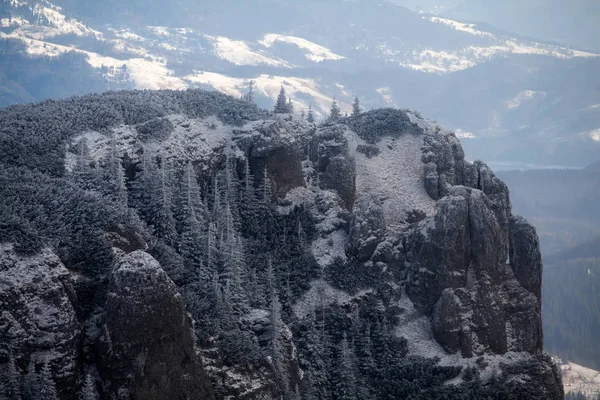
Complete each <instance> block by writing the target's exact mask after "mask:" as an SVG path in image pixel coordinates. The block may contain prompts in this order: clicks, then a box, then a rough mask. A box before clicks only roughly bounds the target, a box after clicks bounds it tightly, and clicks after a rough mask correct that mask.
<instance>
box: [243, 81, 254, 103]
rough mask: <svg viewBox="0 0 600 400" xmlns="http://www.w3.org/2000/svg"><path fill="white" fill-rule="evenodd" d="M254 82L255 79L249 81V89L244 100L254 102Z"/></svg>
mask: <svg viewBox="0 0 600 400" xmlns="http://www.w3.org/2000/svg"><path fill="white" fill-rule="evenodd" d="M254 84H255V82H254V81H253V80H250V81H248V91H247V92H246V94H244V95H243V96H242V100H244V101H247V102H248V103H254Z"/></svg>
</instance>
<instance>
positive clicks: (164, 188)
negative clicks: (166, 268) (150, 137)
mask: <svg viewBox="0 0 600 400" xmlns="http://www.w3.org/2000/svg"><path fill="white" fill-rule="evenodd" d="M171 181H172V174H171V166H170V163H169V160H168V159H167V158H166V157H165V156H163V157H162V159H161V166H160V186H158V187H157V188H155V191H158V193H156V192H155V193H154V195H153V197H154V199H153V202H155V201H156V200H158V204H156V205H155V207H156V208H155V210H154V214H153V215H152V226H153V227H154V231H155V233H156V235H157V236H158V237H159V238H161V239H164V240H165V241H166V242H167V244H172V243H173V242H174V241H175V240H176V238H177V231H176V229H175V218H174V217H173V209H172V204H173V190H172V185H171Z"/></svg>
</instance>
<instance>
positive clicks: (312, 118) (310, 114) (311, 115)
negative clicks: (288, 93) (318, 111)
mask: <svg viewBox="0 0 600 400" xmlns="http://www.w3.org/2000/svg"><path fill="white" fill-rule="evenodd" d="M306 120H307V121H308V122H309V123H311V124H314V123H315V114H314V112H313V109H312V104H309V105H308V114H307V115H306Z"/></svg>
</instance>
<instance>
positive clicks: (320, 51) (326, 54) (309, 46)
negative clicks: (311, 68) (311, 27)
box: [259, 33, 346, 62]
mask: <svg viewBox="0 0 600 400" xmlns="http://www.w3.org/2000/svg"><path fill="white" fill-rule="evenodd" d="M276 42H283V43H291V44H295V45H296V46H298V47H299V48H301V49H304V50H308V53H307V54H306V55H305V56H306V58H308V59H309V60H311V61H314V62H322V61H325V60H332V61H337V60H343V59H344V58H346V57H344V56H340V55H339V54H335V53H334V52H333V51H331V50H329V49H328V48H326V47H323V46H321V45H318V44H316V43H313V42H311V41H308V40H306V39H302V38H299V37H296V36H284V35H279V34H276V33H269V34H267V35H265V37H264V38H263V40H260V41H259V43H260V44H262V45H263V46H265V47H271V46H273V44H274V43H276Z"/></svg>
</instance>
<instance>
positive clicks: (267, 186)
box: [260, 166, 273, 203]
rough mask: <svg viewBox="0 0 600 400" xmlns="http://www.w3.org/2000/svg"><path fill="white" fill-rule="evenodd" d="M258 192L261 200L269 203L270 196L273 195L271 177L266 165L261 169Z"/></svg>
mask: <svg viewBox="0 0 600 400" xmlns="http://www.w3.org/2000/svg"><path fill="white" fill-rule="evenodd" d="M260 192H261V197H262V200H263V201H264V202H266V203H269V202H270V201H271V196H272V195H273V192H272V189H271V179H270V178H269V170H268V169H267V167H266V166H265V168H264V170H263V179H262V186H261V188H260Z"/></svg>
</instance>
